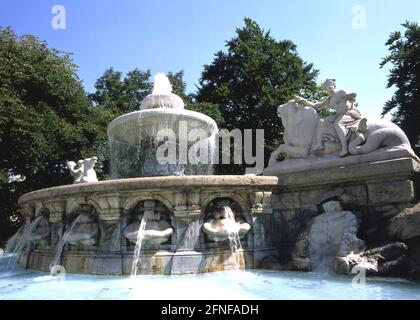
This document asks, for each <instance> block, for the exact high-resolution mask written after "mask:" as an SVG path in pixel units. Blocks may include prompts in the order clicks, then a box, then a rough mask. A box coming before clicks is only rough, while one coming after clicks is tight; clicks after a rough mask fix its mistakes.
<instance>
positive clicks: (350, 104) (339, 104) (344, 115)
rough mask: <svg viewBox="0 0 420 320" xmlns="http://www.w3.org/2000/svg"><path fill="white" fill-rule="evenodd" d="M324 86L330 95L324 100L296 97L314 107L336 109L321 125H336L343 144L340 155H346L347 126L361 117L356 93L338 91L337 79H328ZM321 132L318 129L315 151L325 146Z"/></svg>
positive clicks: (297, 99)
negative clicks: (356, 103) (313, 100)
mask: <svg viewBox="0 0 420 320" xmlns="http://www.w3.org/2000/svg"><path fill="white" fill-rule="evenodd" d="M323 88H324V89H325V90H326V91H327V92H328V94H329V97H328V98H327V99H326V100H324V101H322V102H318V103H314V102H310V101H308V100H306V99H305V98H302V97H296V101H297V102H300V103H302V104H304V105H305V106H308V107H312V108H314V109H318V108H322V107H328V108H330V109H333V110H335V112H336V113H335V115H332V116H328V117H326V118H324V119H322V120H321V123H320V126H322V125H329V124H332V125H333V126H334V129H335V131H336V133H337V137H338V140H339V141H340V145H341V152H340V157H344V156H345V155H347V153H348V148H347V140H346V133H347V132H346V127H347V126H349V125H352V124H355V123H356V122H357V121H358V120H360V119H361V114H360V112H359V111H358V110H357V109H356V108H355V106H356V105H355V101H356V93H354V92H352V93H347V92H346V91H344V90H337V91H336V80H335V79H327V80H326V81H325V82H324V84H323ZM321 134H322V133H321V130H318V139H317V141H318V143H317V144H316V145H315V146H314V147H313V149H312V151H314V152H316V151H319V150H321V149H322V148H323V146H322V137H320V136H319V135H321Z"/></svg>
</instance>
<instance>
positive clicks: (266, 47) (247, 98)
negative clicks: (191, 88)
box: [196, 19, 318, 173]
mask: <svg viewBox="0 0 420 320" xmlns="http://www.w3.org/2000/svg"><path fill="white" fill-rule="evenodd" d="M226 48H227V50H226V52H224V51H219V52H217V53H216V54H215V57H214V60H213V61H212V62H211V63H210V64H208V65H205V66H204V71H203V73H202V75H201V79H200V85H199V88H198V92H197V94H196V99H197V101H199V102H211V103H214V104H217V105H218V106H219V108H220V111H221V113H222V116H223V119H224V121H225V126H226V128H227V129H229V130H231V129H234V128H238V129H241V130H243V129H264V138H265V159H266V161H268V158H269V154H270V153H271V152H272V150H273V149H274V148H275V147H276V146H278V145H279V143H280V142H281V134H282V131H283V128H282V124H281V121H280V119H279V118H278V117H277V110H276V109H277V106H278V105H280V104H282V103H285V102H287V101H288V100H290V99H292V98H294V97H295V95H302V96H306V97H311V96H313V95H314V94H315V93H316V92H317V91H318V87H317V86H316V83H315V79H316V76H317V74H318V71H317V70H315V69H314V68H313V65H312V64H309V63H306V62H304V61H303V60H302V59H301V58H300V57H299V55H298V53H297V50H296V45H295V44H294V43H293V42H292V41H289V40H280V41H279V40H276V39H275V38H273V37H272V35H271V34H270V32H269V31H264V30H262V29H261V28H260V27H259V26H258V24H257V23H256V22H255V21H253V20H251V19H245V26H244V27H242V28H239V29H237V30H236V35H235V36H234V37H233V38H232V39H230V40H229V41H227V42H226ZM225 169H226V171H227V172H237V173H242V172H243V168H240V167H238V166H233V167H232V166H231V167H227V168H225Z"/></svg>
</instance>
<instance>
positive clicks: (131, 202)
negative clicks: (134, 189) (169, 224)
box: [124, 193, 173, 213]
mask: <svg viewBox="0 0 420 320" xmlns="http://www.w3.org/2000/svg"><path fill="white" fill-rule="evenodd" d="M147 200H157V201H160V202H162V203H163V204H164V205H165V206H166V207H167V208H168V210H169V211H170V212H172V211H173V204H172V203H171V201H169V200H168V199H167V198H165V197H162V196H160V195H156V194H152V193H147V194H142V195H136V196H134V197H128V198H127V199H126V200H125V205H124V211H125V213H129V212H130V211H131V210H133V209H134V208H135V207H136V206H137V204H138V203H139V202H141V201H147Z"/></svg>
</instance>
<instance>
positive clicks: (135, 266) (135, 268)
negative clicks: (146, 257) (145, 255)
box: [131, 210, 150, 276]
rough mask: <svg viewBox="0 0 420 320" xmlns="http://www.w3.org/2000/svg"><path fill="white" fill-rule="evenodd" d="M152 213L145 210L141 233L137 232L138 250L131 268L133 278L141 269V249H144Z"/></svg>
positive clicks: (135, 252)
mask: <svg viewBox="0 0 420 320" xmlns="http://www.w3.org/2000/svg"><path fill="white" fill-rule="evenodd" d="M149 214H150V211H149V210H145V211H144V214H143V218H142V219H141V222H140V226H139V231H138V232H137V242H136V248H135V249H134V256H133V264H132V266H131V276H136V275H137V271H138V269H139V264H140V258H141V249H142V247H143V240H144V234H145V230H146V224H147V219H148V218H149Z"/></svg>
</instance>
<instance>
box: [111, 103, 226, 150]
mask: <svg viewBox="0 0 420 320" xmlns="http://www.w3.org/2000/svg"><path fill="white" fill-rule="evenodd" d="M181 121H185V122H186V123H187V125H188V130H191V129H201V130H204V131H205V132H206V134H207V136H208V137H210V136H212V135H214V134H216V133H217V132H218V129H217V124H216V122H215V121H214V120H213V119H212V118H210V117H208V116H206V115H204V114H202V113H199V112H195V111H190V110H185V109H173V108H154V109H146V110H140V111H134V112H130V113H127V114H124V115H122V116H119V117H118V118H115V119H114V120H113V121H111V122H110V123H109V125H108V129H107V133H108V139H110V140H114V141H118V142H122V143H126V144H131V145H134V144H136V143H137V142H138V140H139V138H140V137H153V135H152V134H153V133H155V132H156V130H151V129H153V128H157V129H167V128H169V129H172V130H173V131H174V132H175V133H178V131H179V124H180V122H181ZM168 124H170V125H171V126H170V127H168Z"/></svg>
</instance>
